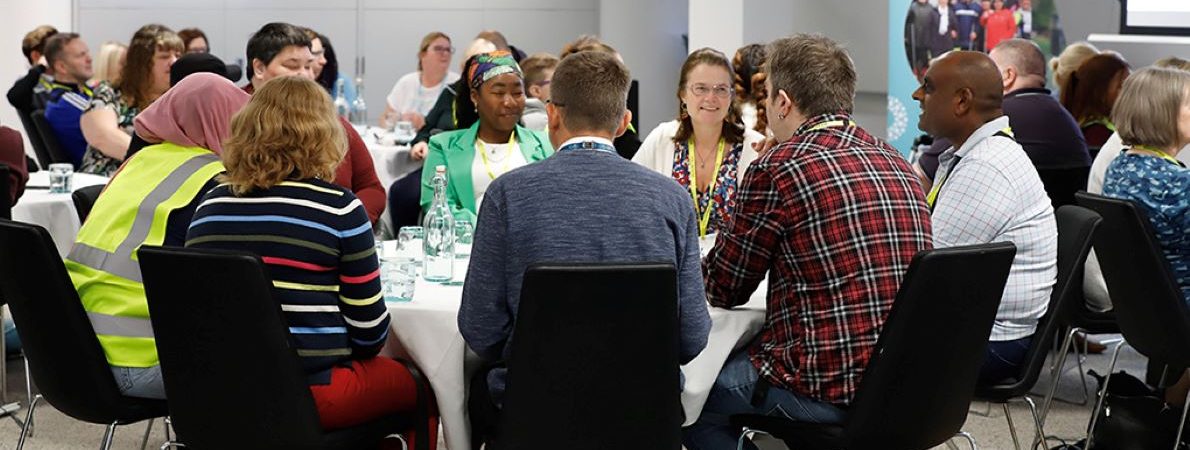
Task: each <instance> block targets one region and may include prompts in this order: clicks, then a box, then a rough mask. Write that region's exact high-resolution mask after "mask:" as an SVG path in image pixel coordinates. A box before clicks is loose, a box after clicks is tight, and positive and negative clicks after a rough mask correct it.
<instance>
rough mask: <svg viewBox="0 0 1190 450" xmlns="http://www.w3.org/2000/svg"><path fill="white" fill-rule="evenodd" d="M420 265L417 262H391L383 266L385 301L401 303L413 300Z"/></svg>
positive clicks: (382, 278) (382, 277)
mask: <svg viewBox="0 0 1190 450" xmlns="http://www.w3.org/2000/svg"><path fill="white" fill-rule="evenodd" d="M418 265H419V264H418V262H417V261H415V260H400V261H397V260H390V261H388V262H386V263H385V264H384V265H383V267H384V269H383V272H382V275H381V280H382V281H383V286H384V301H386V302H397V303H400V302H408V301H412V300H413V290H414V287H416V286H417V267H418Z"/></svg>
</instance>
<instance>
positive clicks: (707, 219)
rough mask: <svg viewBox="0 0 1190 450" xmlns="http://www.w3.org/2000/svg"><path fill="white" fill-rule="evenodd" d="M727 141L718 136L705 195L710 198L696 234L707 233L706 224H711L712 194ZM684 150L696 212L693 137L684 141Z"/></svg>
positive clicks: (696, 176) (695, 166)
mask: <svg viewBox="0 0 1190 450" xmlns="http://www.w3.org/2000/svg"><path fill="white" fill-rule="evenodd" d="M726 143H727V142H726V141H724V140H723V138H719V150H716V151H715V171H714V172H711V184H710V186H707V196H710V197H711V199H709V200H708V201H707V209H706V210H704V211H703V212H702V220H700V221H699V222H698V236H699V237H702V236H706V235H707V226H708V225H710V224H711V210H712V209H715V205H713V204H712V203H713V202H714V195H715V185H716V184H719V183H718V182H719V165H720V164H721V163H722V162H723V146H724V145H725V144H726ZM686 150H687V151H688V153H687V155H686V159H687V160H688V161H689V163H690V198H691V199H693V200H694V212H695V214H697V213H698V164H697V163H696V162H695V161H694V154H695V153H697V151H695V149H694V138H690V140H688V141H686Z"/></svg>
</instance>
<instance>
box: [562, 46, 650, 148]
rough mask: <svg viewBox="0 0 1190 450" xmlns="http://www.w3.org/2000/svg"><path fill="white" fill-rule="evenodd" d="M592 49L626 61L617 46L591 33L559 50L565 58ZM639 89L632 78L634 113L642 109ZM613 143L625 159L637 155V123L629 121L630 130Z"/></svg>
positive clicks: (630, 108)
mask: <svg viewBox="0 0 1190 450" xmlns="http://www.w3.org/2000/svg"><path fill="white" fill-rule="evenodd" d="M590 51H593V52H605V53H608V54H610V55H612V56H615V57H616V59H617V60H619V61H620V62H624V58H623V56H621V55H620V52H618V51H616V49H615V48H612V46H610V45H608V44H607V43H606V42H603V41H601V40H600V39H599V38H597V37H595V36H591V35H582V36H579V37H578V38H577V39H575V40H573V41H570V42H568V43H566V45H565V46H563V47H562V51H560V52H558V58H562V59H565V58H566V57H567V56H570V55H573V54H575V53H579V52H590ZM639 90H640V83H638V82H637V81H636V80H632V87H630V88H628V111H630V112H632V113H633V114H634V115H635V114H636V111H639V110H640V109H639V105H638V103H639V97H640V95H639V93H638V91H639ZM632 120H633V121H634V122H635V121H637V119H636V117H635V116H634V117H633V119H632ZM613 143H614V144H615V145H616V151H617V152H619V153H620V156H623V157H624V159H632V157H633V156H634V155H636V151H637V150H638V149H640V133H639V132H638V131H637V130H636V126H635V125H633V124H632V123H629V124H628V131H625V132H624V134H621V135H619V136H616V140H615V141H614V142H613Z"/></svg>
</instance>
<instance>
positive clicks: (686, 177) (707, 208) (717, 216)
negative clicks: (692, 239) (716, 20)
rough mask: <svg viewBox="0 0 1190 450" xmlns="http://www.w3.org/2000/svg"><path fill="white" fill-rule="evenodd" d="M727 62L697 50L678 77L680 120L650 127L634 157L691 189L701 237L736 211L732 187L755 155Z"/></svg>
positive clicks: (754, 139)
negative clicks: (733, 88)
mask: <svg viewBox="0 0 1190 450" xmlns="http://www.w3.org/2000/svg"><path fill="white" fill-rule="evenodd" d="M732 73H733V72H732V68H731V63H730V62H728V60H727V56H724V55H723V53H720V52H719V51H718V50H714V49H711V48H703V49H699V50H695V51H694V53H691V54H690V56H689V57H687V58H686V63H685V64H682V73H681V76H680V77H679V78H678V118H677V120H672V121H669V122H666V123H663V124H661V125H658V126H657V128H654V129H653V131H652V132H650V133H649V135H648V136H647V137H645V141H644V142H643V143H641V146H640V151H638V152H637V153H636V156H634V157H633V158H632V160H633V161H634V162H636V163H638V164H641V165H644V166H645V167H648V168H650V169H653V170H654V171H656V172H658V173H660V174H662V175H669V176H672V177H673V179H674V180H676V181H677V182H678V184H681V185H682V187H684V188H686V189H687V190H689V191H690V200H691V201H692V202H694V212H695V213H696V215H697V216H698V226H699V227H698V228H699V236H700V237H701V236H706V235H708V234H713V233H715V232H716V231H718V230H719V227H720V226H723V225H725V224H726V223H727V219H728V218H729V217H731V213H732V211H734V210H735V198H734V197H735V190H736V185H737V184H738V183H739V181H740V180H742V179H743V178H744V171H745V170H746V169H747V168H748V164H751V163H752V161H753V160H755V159H756V156H757V155H756V151H755V150H753V148H752V144H753V143H757V142H760V141H761V140H763V139H764V136H762V135H761V134H760V133H757V132H756V131H753V130H746V129H745V128H744V122H743V120H742V119H741V118H740V107H739V105H738V104H736V103H735V101H734V99H735V93H734V92H733V90H732V85H733V78H732Z"/></svg>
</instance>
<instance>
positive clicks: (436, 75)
mask: <svg viewBox="0 0 1190 450" xmlns="http://www.w3.org/2000/svg"><path fill="white" fill-rule="evenodd" d="M454 53H455V49H454V47H452V46H451V45H450V36H447V35H446V33H443V32H441V31H434V32H431V33H430V34H427V35H426V36H425V37H423V38H421V47H420V48H419V50H418V52H417V71H416V72H410V73H407V74H405V76H403V77H401V78H400V79H399V80H397V84H395V85H393V90H392V91H390V92H389V93H388V98H386V100H387V101H386V103H387V105H385V109H384V115H383V116H381V117H380V125H381V126H383V127H388V126H389V125H391V124H393V123H396V122H398V121H404V122H412V123H413V128H414V129H420V128H421V127H422V125H425V123H426V114H428V113H429V112H430V108H433V107H434V102H435V101H437V100H438V94H441V93H442V88H444V87H446V85H447V84H450V83H454V82H455V80H457V79H459V74H457V73H454V72H450V71H448V69H449V68H450V58H451V57H452V56H454Z"/></svg>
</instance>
